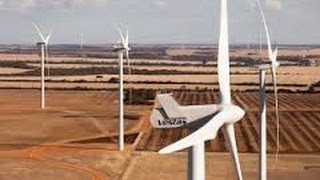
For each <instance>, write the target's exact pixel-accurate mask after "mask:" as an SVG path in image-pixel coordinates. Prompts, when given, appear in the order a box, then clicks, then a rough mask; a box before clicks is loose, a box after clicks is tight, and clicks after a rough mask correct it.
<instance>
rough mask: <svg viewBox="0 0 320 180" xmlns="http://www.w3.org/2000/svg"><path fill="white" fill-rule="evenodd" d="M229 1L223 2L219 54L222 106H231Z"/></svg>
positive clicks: (223, 0)
mask: <svg viewBox="0 0 320 180" xmlns="http://www.w3.org/2000/svg"><path fill="white" fill-rule="evenodd" d="M228 33H229V32H228V12H227V1H226V0H222V1H221V22H220V38H219V52H218V53H219V54H218V78H219V89H220V95H221V101H222V102H221V104H231V90H230V62H229V61H230V60H229V34H228Z"/></svg>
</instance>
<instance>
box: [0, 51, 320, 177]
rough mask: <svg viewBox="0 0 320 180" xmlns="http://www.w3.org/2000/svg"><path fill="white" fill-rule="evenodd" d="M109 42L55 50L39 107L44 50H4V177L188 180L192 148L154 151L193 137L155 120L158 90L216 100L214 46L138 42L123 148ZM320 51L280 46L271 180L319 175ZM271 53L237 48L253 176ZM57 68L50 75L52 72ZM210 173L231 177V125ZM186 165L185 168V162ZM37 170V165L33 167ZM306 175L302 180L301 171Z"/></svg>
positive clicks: (0, 80)
mask: <svg viewBox="0 0 320 180" xmlns="http://www.w3.org/2000/svg"><path fill="white" fill-rule="evenodd" d="M111 50H112V48H111V47H107V48H105V47H103V46H94V47H89V46H88V47H86V48H85V49H84V51H83V52H80V51H79V50H77V49H76V48H73V49H72V48H71V47H70V48H67V49H66V47H64V46H63V47H59V46H58V45H57V46H53V47H51V48H50V61H49V63H48V64H47V65H46V73H45V74H46V90H47V91H46V104H47V108H46V109H45V110H41V109H40V108H39V95H40V92H39V87H40V78H39V74H40V69H39V67H40V66H39V56H38V54H36V53H37V49H35V48H34V47H22V48H21V49H20V50H19V52H16V51H14V50H12V49H9V50H8V49H6V48H5V47H2V46H0V52H1V53H0V97H1V98H0V115H1V116H0V130H1V131H0V179H8V180H15V179H27V180H29V179H30V180H33V179H49V180H50V179H52V180H55V179H72V178H73V179H115V180H117V179H123V180H127V179H157V178H159V177H160V179H185V171H186V167H185V165H184V164H185V160H186V153H185V152H180V153H175V154H172V155H168V156H162V155H158V154H157V153H156V152H157V151H158V150H159V149H161V148H163V147H165V146H166V145H168V144H170V143H173V142H175V141H176V140H178V139H180V138H182V137H185V136H187V135H188V134H190V133H191V128H190V127H184V128H177V129H174V130H159V129H154V128H152V127H151V126H150V123H149V117H150V112H151V110H152V108H153V105H154V99H155V95H156V94H157V93H173V95H174V97H175V98H176V100H177V101H178V102H179V103H180V104H182V105H197V104H210V103H215V104H216V103H219V93H218V87H219V84H218V77H217V68H216V65H217V63H216V47H211V46H210V47H201V48H200V47H196V46H190V47H186V48H185V49H182V48H180V47H179V48H177V47H174V46H153V47H133V48H132V52H131V54H132V56H131V60H132V61H131V67H130V68H131V69H132V74H128V68H129V67H128V66H127V64H126V63H125V77H124V78H125V79H124V81H125V143H126V149H125V151H124V152H119V151H117V146H116V143H117V135H118V129H117V127H118V121H117V120H118V91H117V90H118V81H119V79H118V61H117V59H116V55H115V54H114V53H112V51H111ZM319 57H320V51H319V49H317V48H310V49H303V48H302V49H299V48H297V49H295V48H292V47H282V51H280V57H279V60H280V62H281V65H282V66H281V67H280V68H279V70H278V72H277V75H278V87H279V100H280V132H281V133H280V142H281V144H280V153H281V156H280V159H281V161H280V162H274V156H273V154H274V153H275V150H276V122H275V117H274V115H275V114H274V109H273V107H274V97H273V91H272V83H271V78H270V74H269V72H268V74H267V89H268V113H267V114H268V132H267V133H268V152H269V153H270V154H269V157H268V160H269V162H270V164H269V170H270V172H269V173H270V177H272V179H277V180H278V179H285V178H288V177H290V179H297V180H300V179H311V180H313V179H317V177H319V176H318V175H319V170H318V166H319V163H318V162H319V156H318V154H319V153H320V143H319V142H320V132H319V130H320V103H319V102H320V96H319V92H320V88H319V87H320V86H319V82H320V78H319V77H320V66H319V64H320V63H319V62H320V59H319ZM265 61H266V53H264V52H262V53H261V52H260V53H259V52H257V50H249V49H243V48H237V49H232V51H231V85H232V94H233V101H234V103H235V104H237V105H239V106H241V107H242V108H244V109H245V111H246V116H245V118H244V119H243V120H242V121H240V122H239V123H237V124H236V126H235V128H236V135H237V140H238V146H239V151H240V152H241V161H242V164H243V167H244V175H245V177H246V179H256V165H257V154H256V153H257V152H258V150H259V149H258V127H259V124H258V119H257V116H258V111H259V110H258V102H259V99H258V83H259V82H258V70H257V69H256V68H255V67H254V66H255V65H256V64H259V63H261V62H265ZM49 69H50V72H49ZM206 152H207V153H206V156H207V167H208V169H216V170H217V171H210V172H209V173H208V174H207V178H208V179H211V178H212V177H215V178H216V179H233V178H234V177H233V172H232V164H231V160H230V158H229V156H228V154H227V152H228V146H227V144H226V142H225V139H224V131H223V130H222V131H220V132H219V133H218V136H217V138H216V139H215V140H213V141H210V142H207V144H206ZM182 164H183V165H182ZM34 169H36V170H37V173H35V171H34ZM297 174H298V175H299V176H298V175H297Z"/></svg>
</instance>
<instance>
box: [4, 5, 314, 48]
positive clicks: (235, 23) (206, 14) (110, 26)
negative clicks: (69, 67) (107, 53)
mask: <svg viewBox="0 0 320 180" xmlns="http://www.w3.org/2000/svg"><path fill="white" fill-rule="evenodd" d="M261 1H262V2H263V6H264V9H265V11H266V16H267V21H268V24H269V26H270V29H271V34H272V39H273V41H277V42H278V43H290V44H320V20H319V18H320V11H319V7H320V0H261ZM228 2H229V18H230V22H229V24H230V34H231V37H230V41H231V42H232V43H247V42H253V43H258V42H259V38H258V37H259V29H260V28H261V17H260V14H259V12H258V8H257V6H256V5H255V0H229V1H228ZM219 5H220V0H0V22H1V24H2V25H1V29H0V32H1V33H0V44H10V43H28V44H29V43H34V42H35V41H36V40H37V35H36V34H35V31H34V29H33V27H32V22H36V23H38V24H39V25H40V26H41V27H42V28H43V29H44V31H49V30H50V29H52V31H53V38H52V41H53V43H78V42H79V36H80V34H81V33H82V34H83V37H84V42H85V43H114V42H116V40H117V32H116V30H115V25H116V24H117V23H121V22H122V23H128V24H129V27H130V33H131V37H130V38H131V43H217V39H218V33H219V32H218V30H219V16H220V9H219V8H220V6H219Z"/></svg>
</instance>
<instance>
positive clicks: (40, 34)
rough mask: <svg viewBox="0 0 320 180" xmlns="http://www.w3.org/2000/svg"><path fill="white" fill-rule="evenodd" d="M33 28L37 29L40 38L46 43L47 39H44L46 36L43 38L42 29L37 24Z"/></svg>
mask: <svg viewBox="0 0 320 180" xmlns="http://www.w3.org/2000/svg"><path fill="white" fill-rule="evenodd" d="M33 26H34V28H35V29H36V31H37V33H38V35H39V37H40V38H41V40H42V41H43V42H46V39H45V38H44V36H43V34H42V32H41V30H40V28H39V27H38V25H37V24H35V23H33Z"/></svg>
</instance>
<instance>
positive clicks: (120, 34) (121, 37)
mask: <svg viewBox="0 0 320 180" xmlns="http://www.w3.org/2000/svg"><path fill="white" fill-rule="evenodd" d="M117 30H118V33H119V36H120V40H121V44H122V45H125V39H124V37H123V34H122V32H121V29H120V27H119V26H117Z"/></svg>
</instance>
